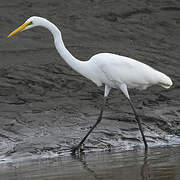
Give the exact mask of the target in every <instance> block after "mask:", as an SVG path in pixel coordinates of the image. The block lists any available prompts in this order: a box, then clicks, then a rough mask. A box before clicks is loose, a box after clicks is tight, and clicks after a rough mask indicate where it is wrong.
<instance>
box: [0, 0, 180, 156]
mask: <svg viewBox="0 0 180 180" xmlns="http://www.w3.org/2000/svg"><path fill="white" fill-rule="evenodd" d="M0 9H1V10H0V18H1V21H0V23H1V34H0V39H1V44H0V68H1V70H0V122H1V127H0V145H1V146H0V154H1V155H2V156H17V155H19V156H23V155H24V154H28V155H31V154H41V153H44V152H58V153H61V152H63V151H64V150H67V149H70V147H71V146H73V145H74V144H77V143H78V142H79V141H80V139H81V138H82V137H83V135H84V134H85V133H86V132H87V130H88V129H89V128H90V127H91V125H92V124H93V123H94V122H95V120H96V117H97V115H98V113H99V108H100V105H101V102H102V95H103V88H97V87H96V85H94V84H93V83H92V82H90V81H88V80H86V79H85V78H83V77H82V76H80V75H79V74H77V73H76V72H74V71H73V70H72V69H71V68H69V67H68V65H67V64H65V62H64V61H63V60H62V59H61V58H60V57H59V55H58V53H57V52H56V50H55V48H54V44H53V40H52V37H51V35H50V33H48V32H47V30H45V29H42V28H35V29H32V30H29V31H26V32H23V33H21V34H19V35H17V36H16V37H14V38H12V39H7V35H8V33H9V32H10V31H12V30H13V29H14V28H16V27H17V26H19V25H20V24H22V23H23V22H24V21H25V19H27V18H28V17H30V16H32V15H38V16H42V17H45V18H48V19H49V20H51V21H52V22H54V23H55V24H56V25H57V26H58V27H59V28H60V29H61V31H62V34H63V39H64V42H65V44H66V46H67V48H68V49H69V50H70V52H72V54H73V55H74V56H76V57H78V58H79V59H81V60H87V59H88V58H90V57H91V56H92V55H94V54H96V53H99V52H112V53H116V54H121V55H124V56H129V57H132V58H135V59H137V60H140V61H141V62H144V63H147V64H149V65H151V66H153V67H155V68H156V69H158V70H160V71H162V72H164V73H166V74H168V75H169V76H170V77H171V78H172V80H173V82H174V86H173V87H172V88H171V89H169V90H164V89H162V88H160V87H152V88H149V89H148V90H146V91H141V92H140V91H136V90H131V91H130V95H131V97H132V100H133V101H134V103H135V105H136V107H137V109H138V111H139V113H140V114H141V117H142V120H143V123H144V124H145V125H144V126H145V134H146V135H147V139H148V141H149V144H150V145H151V146H153V145H157V144H168V143H175V141H176V140H177V139H172V137H174V136H179V135H180V121H179V117H180V107H179V100H180V93H179V87H180V83H179V80H180V74H179V67H180V61H179V57H180V51H179V49H180V36H179V35H180V32H179V27H180V2H179V1H178V0H176V1H173V2H171V1H161V0H158V1H156V2H154V1H144V2H142V1H137V0H135V1H133V3H132V2H131V1H119V0H114V1H113V0H110V1H101V0H94V1H90V0H89V1H86V2H84V1H80V0H79V1H70V2H69V1H64V0H62V1H57V0H52V1H51V2H49V1H47V0H43V1H42V0H36V1H35V0H33V1H24V0H16V1H13V2H10V1H5V0H2V1H1V2H0ZM134 145H135V146H136V145H142V142H141V136H140V134H139V131H138V128H137V125H136V122H135V120H134V116H133V114H132V111H131V109H130V107H129V104H128V102H127V101H126V100H125V98H124V97H123V95H122V94H121V92H120V91H117V90H113V91H112V92H111V94H110V98H109V101H108V104H107V106H106V111H105V113H104V118H103V121H102V123H101V124H100V125H99V126H98V128H97V129H95V131H94V132H93V133H92V135H91V136H90V137H89V138H88V140H87V141H86V144H85V148H86V149H96V148H101V149H106V148H109V147H113V148H114V147H116V148H121V149H129V148H130V147H132V146H134ZM17 157H18V156H17Z"/></svg>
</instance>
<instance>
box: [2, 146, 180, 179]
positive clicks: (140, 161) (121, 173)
mask: <svg viewBox="0 0 180 180" xmlns="http://www.w3.org/2000/svg"><path fill="white" fill-rule="evenodd" d="M0 179H3V180H16V179H17V180H26V179H33V180H59V179H63V180H64V179H66V180H70V179H71V180H74V179H78V180H84V179H86V180H94V179H101V180H102V179H103V180H105V179H108V180H109V179H111V180H115V179H118V180H119V179H121V180H141V179H142V180H148V179H151V180H152V179H155V180H160V179H162V180H166V179H167V180H178V179H180V146H178V147H161V148H151V149H150V150H149V152H148V153H147V154H146V155H145V154H144V152H143V150H137V151H126V152H115V151H113V152H92V153H86V154H83V155H81V156H70V155H67V156H60V157H56V158H51V159H41V160H40V159H38V160H29V161H19V162H16V163H15V162H13V163H7V164H1V168H0Z"/></svg>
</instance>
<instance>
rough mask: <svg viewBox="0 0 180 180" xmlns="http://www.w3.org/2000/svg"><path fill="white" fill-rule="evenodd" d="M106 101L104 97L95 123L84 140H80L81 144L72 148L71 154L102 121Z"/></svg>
mask: <svg viewBox="0 0 180 180" xmlns="http://www.w3.org/2000/svg"><path fill="white" fill-rule="evenodd" d="M106 101H107V97H104V102H103V105H102V107H101V111H100V114H99V116H98V118H97V121H96V123H95V124H94V125H93V126H92V128H91V129H90V130H89V131H88V133H87V134H86V135H85V136H84V138H83V139H82V140H81V142H80V143H79V144H78V145H77V146H75V147H73V148H72V153H75V152H76V151H77V150H78V149H79V148H80V147H81V145H82V144H83V143H84V141H85V140H86V138H87V137H88V136H89V134H90V133H91V132H92V131H93V129H94V128H95V127H96V126H97V125H98V124H99V123H100V122H101V120H102V115H103V111H104V107H105V104H106Z"/></svg>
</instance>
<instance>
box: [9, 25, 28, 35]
mask: <svg viewBox="0 0 180 180" xmlns="http://www.w3.org/2000/svg"><path fill="white" fill-rule="evenodd" d="M30 24H31V23H30V22H26V23H24V24H23V25H21V26H19V27H18V28H17V29H15V30H14V31H13V32H11V33H10V34H9V35H8V38H9V37H11V36H14V35H15V34H17V33H19V32H21V31H23V30H24V29H25V28H26V27H27V26H28V25H30Z"/></svg>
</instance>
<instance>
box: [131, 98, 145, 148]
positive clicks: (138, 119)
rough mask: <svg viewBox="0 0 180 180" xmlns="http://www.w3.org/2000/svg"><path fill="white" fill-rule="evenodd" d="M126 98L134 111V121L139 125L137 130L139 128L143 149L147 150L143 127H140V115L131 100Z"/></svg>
mask: <svg viewBox="0 0 180 180" xmlns="http://www.w3.org/2000/svg"><path fill="white" fill-rule="evenodd" d="M128 100H129V103H130V105H131V108H132V110H133V112H134V115H135V118H136V121H137V123H138V127H139V130H140V132H141V135H142V139H143V142H144V146H145V151H147V150H148V144H147V142H146V138H145V136H144V132H143V129H142V125H141V119H140V117H139V116H138V114H137V112H136V109H135V107H134V105H133V103H132V101H131V100H130V99H129V98H128Z"/></svg>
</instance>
